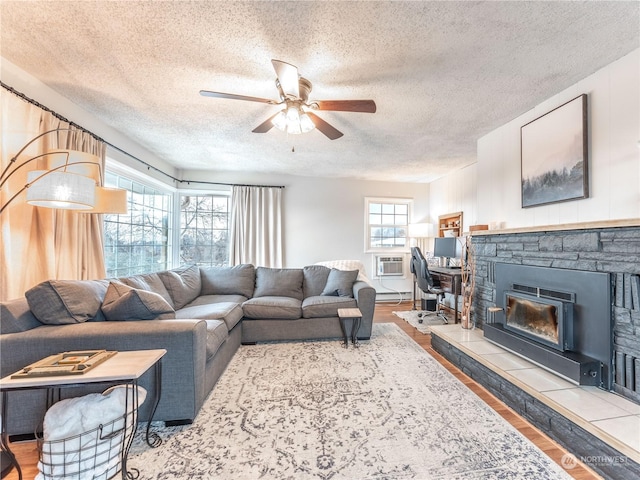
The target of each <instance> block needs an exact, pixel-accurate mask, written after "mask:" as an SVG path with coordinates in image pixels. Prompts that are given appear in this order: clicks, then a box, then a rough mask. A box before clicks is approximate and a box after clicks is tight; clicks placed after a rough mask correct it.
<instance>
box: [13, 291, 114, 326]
mask: <svg viewBox="0 0 640 480" xmlns="http://www.w3.org/2000/svg"><path fill="white" fill-rule="evenodd" d="M108 285H109V282H108V281H107V280H47V281H46V282H42V283H40V284H38V285H36V286H35V287H33V288H30V289H29V290H27V291H26V293H25V297H26V298H27V302H28V303H29V308H30V309H31V312H32V313H33V315H34V316H35V317H36V318H37V319H38V320H40V322H41V323H45V324H47V325H64V324H69V323H82V322H86V321H87V320H91V319H93V318H94V317H102V312H101V311H100V305H101V304H102V300H103V298H104V296H105V293H106V292H107V286H108Z"/></svg>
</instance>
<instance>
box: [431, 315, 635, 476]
mask: <svg viewBox="0 0 640 480" xmlns="http://www.w3.org/2000/svg"><path fill="white" fill-rule="evenodd" d="M431 330H432V345H433V347H434V349H435V350H437V351H438V352H439V353H441V354H443V355H444V356H445V357H446V358H447V359H448V360H450V361H452V362H453V363H454V364H456V365H457V366H458V367H459V368H461V369H462V370H463V371H464V372H465V373H466V374H468V375H469V376H471V377H472V378H474V379H475V380H476V381H478V382H479V383H481V384H483V385H484V386H485V387H487V388H488V389H489V390H490V391H491V392H492V393H494V394H495V395H496V396H498V397H499V398H500V399H502V400H503V401H505V403H507V404H508V405H510V406H511V407H512V408H514V409H515V410H516V411H518V413H519V414H520V415H522V416H523V417H524V418H526V419H528V420H529V421H531V422H532V423H534V424H535V425H536V426H538V427H539V428H540V429H541V430H543V431H545V432H546V433H547V434H548V435H549V436H551V437H552V438H554V439H555V440H556V441H558V442H559V443H561V444H562V445H564V446H565V447H566V448H567V449H568V450H569V451H571V452H573V453H574V454H576V456H578V457H580V456H581V457H589V458H588V460H589V461H585V463H587V464H589V465H590V466H591V467H592V468H594V470H596V471H598V472H599V473H600V474H602V475H604V476H605V477H608V478H616V479H620V478H638V473H639V472H640V405H638V404H636V403H634V402H632V401H630V400H627V399H626V398H624V397H622V396H620V395H617V394H615V393H610V392H607V391H604V390H601V389H599V388H597V387H589V386H579V385H576V384H574V383H571V382H569V381H567V380H565V379H563V378H561V377H559V376H557V375H555V374H553V373H550V372H548V371H547V370H544V369H543V368H541V367H539V366H537V365H535V364H533V363H531V362H529V361H527V360H524V359H523V358H521V357H519V356H517V355H514V354H512V353H510V352H508V351H507V350H505V349H503V348H502V347H499V346H497V345H495V344H493V343H491V342H489V341H487V340H485V338H484V335H483V332H482V330H480V329H474V330H464V329H462V328H461V326H460V325H459V324H457V325H442V326H433V327H431ZM572 442H573V443H575V444H574V445H572V444H571V443H572ZM608 462H611V464H609V465H606V464H607V463H608ZM615 462H624V463H625V464H626V465H624V466H622V465H621V464H618V465H615V464H614V463H615Z"/></svg>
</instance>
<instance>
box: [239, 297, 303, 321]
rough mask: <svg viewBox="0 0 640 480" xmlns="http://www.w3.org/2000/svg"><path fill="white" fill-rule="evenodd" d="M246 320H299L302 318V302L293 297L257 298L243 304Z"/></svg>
mask: <svg viewBox="0 0 640 480" xmlns="http://www.w3.org/2000/svg"><path fill="white" fill-rule="evenodd" d="M242 310H243V311H244V316H245V317H246V318H254V319H263V318H264V319H268V318H279V319H285V320H288V319H298V318H300V317H302V302H301V301H300V300H298V299H296V298H291V297H274V296H268V297H255V298H251V299H249V300H247V301H246V302H244V303H243V304H242Z"/></svg>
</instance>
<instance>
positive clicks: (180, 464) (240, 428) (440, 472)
mask: <svg viewBox="0 0 640 480" xmlns="http://www.w3.org/2000/svg"><path fill="white" fill-rule="evenodd" d="M152 429H153V431H156V432H157V433H158V434H159V435H160V436H161V437H162V439H163V444H162V445H161V446H160V447H159V448H157V449H152V448H150V447H148V446H147V445H146V443H144V441H143V439H142V435H141V434H140V433H139V434H138V435H137V436H136V438H135V441H134V445H133V448H132V451H131V454H130V456H129V461H128V466H129V467H134V468H137V469H139V470H140V476H139V480H145V479H157V480H160V479H191V480H194V479H197V480H210V479H215V478H220V479H233V480H257V479H265V480H272V479H273V480H305V479H321V480H328V479H334V480H337V479H349V480H353V479H359V480H365V479H371V480H374V479H375V480H382V479H386V480H393V479H417V480H426V479H442V480H444V479H446V480H453V479H465V480H469V479H488V478H492V479H493V478H500V479H523V480H524V479H532V478H544V479H548V480H549V479H568V478H570V477H569V476H568V475H566V473H565V472H564V471H563V470H562V468H561V467H559V466H558V465H557V464H555V463H554V462H553V461H552V460H551V459H550V458H549V457H547V456H546V455H545V454H544V453H543V452H542V451H541V450H539V449H538V448H537V447H536V446H535V445H533V444H532V443H531V442H529V440H527V439H526V438H525V437H524V436H522V435H521V434H520V433H519V432H518V431H517V430H515V429H514V428H513V427H512V426H511V425H510V424H509V423H507V422H506V421H505V420H504V419H503V418H502V417H500V416H499V415H498V414H497V413H496V412H495V411H493V410H492V409H491V408H489V407H488V406H487V405H486V404H485V403H484V402H482V400H480V398H478V397H477V396H476V395H475V394H474V393H473V392H471V391H470V390H469V389H467V388H466V387H465V386H464V385H463V384H462V383H461V382H459V381H458V380H457V379H456V378H455V377H453V376H452V375H451V374H450V373H449V372H447V371H446V370H445V369H444V367H442V366H441V365H440V364H439V363H438V362H437V361H436V360H435V359H434V358H433V357H431V356H430V355H429V354H428V353H426V352H425V351H424V350H423V349H422V348H420V347H419V346H418V345H417V344H416V343H415V342H414V341H413V340H411V339H410V338H409V336H408V335H406V334H405V333H404V332H402V330H401V329H400V328H399V327H398V326H397V325H395V324H390V323H384V324H374V326H373V335H372V337H371V340H370V341H364V342H362V343H361V347H360V348H359V349H354V348H352V347H351V346H350V347H349V348H348V349H345V348H342V346H341V342H338V341H320V342H295V343H272V344H259V345H254V346H242V347H241V348H240V350H239V351H238V352H237V353H236V355H235V357H234V358H233V360H232V361H231V363H230V364H229V366H228V368H227V370H226V372H225V373H224V375H223V376H222V377H221V378H220V380H219V382H218V384H217V385H216V387H215V388H214V390H213V391H212V392H211V394H210V396H209V398H208V399H207V401H206V402H205V404H204V406H203V408H202V410H201V411H200V413H199V415H198V417H197V418H196V421H195V422H194V423H193V424H192V425H187V426H182V427H172V428H161V427H159V426H156V425H155V424H152ZM140 430H143V429H140Z"/></svg>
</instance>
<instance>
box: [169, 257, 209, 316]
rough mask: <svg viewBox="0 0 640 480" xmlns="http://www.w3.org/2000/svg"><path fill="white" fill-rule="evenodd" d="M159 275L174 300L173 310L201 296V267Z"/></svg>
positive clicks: (176, 269)
mask: <svg viewBox="0 0 640 480" xmlns="http://www.w3.org/2000/svg"><path fill="white" fill-rule="evenodd" d="M158 275H159V276H160V279H161V280H162V282H163V283H164V286H165V287H167V291H168V292H169V295H171V298H172V299H173V308H175V309H176V310H178V309H180V308H182V307H184V306H185V305H186V304H188V303H189V302H191V301H193V300H194V299H195V298H196V297H197V296H198V295H200V290H201V289H202V279H201V278H200V267H198V266H197V265H190V266H188V267H182V268H175V269H173V270H168V271H166V272H158Z"/></svg>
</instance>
